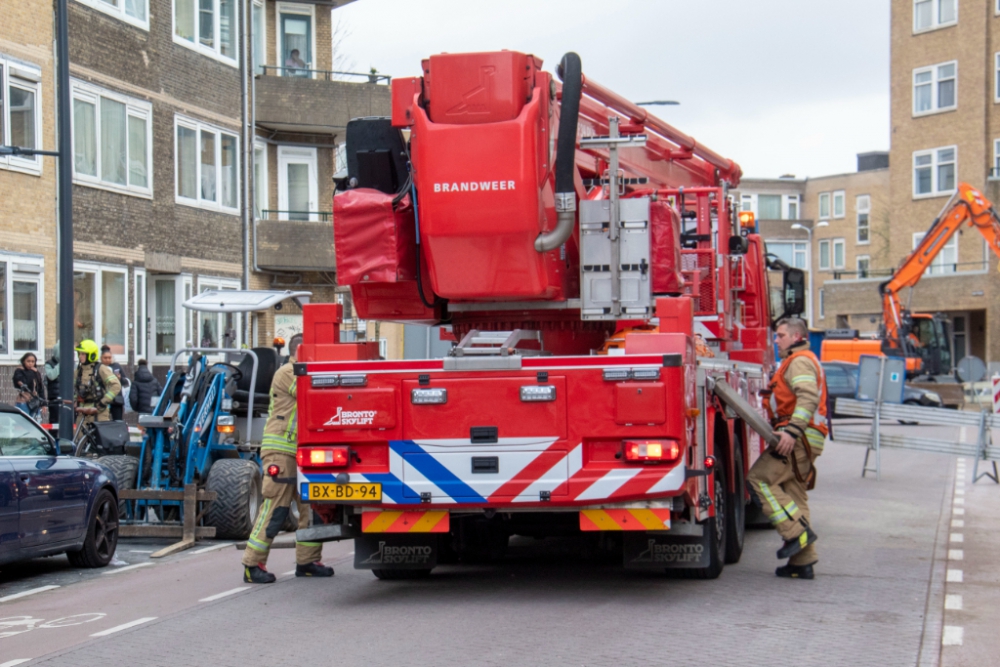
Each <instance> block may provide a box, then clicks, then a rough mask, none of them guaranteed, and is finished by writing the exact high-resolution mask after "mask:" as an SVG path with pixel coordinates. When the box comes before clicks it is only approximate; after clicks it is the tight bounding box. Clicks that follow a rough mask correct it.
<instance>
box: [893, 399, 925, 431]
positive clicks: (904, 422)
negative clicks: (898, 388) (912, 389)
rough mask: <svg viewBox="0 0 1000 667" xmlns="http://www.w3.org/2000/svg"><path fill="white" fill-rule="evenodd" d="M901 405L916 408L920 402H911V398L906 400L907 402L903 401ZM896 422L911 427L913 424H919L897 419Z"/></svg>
mask: <svg viewBox="0 0 1000 667" xmlns="http://www.w3.org/2000/svg"><path fill="white" fill-rule="evenodd" d="M903 405H914V406H917V407H920V401H915V400H913V399H912V398H911V399H910V400H908V401H903ZM897 421H898V422H899V423H900V424H904V425H906V426H913V425H914V424H919V423H920V422H911V421H906V420H905V419H899V420H897Z"/></svg>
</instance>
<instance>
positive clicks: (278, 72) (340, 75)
mask: <svg viewBox="0 0 1000 667" xmlns="http://www.w3.org/2000/svg"><path fill="white" fill-rule="evenodd" d="M258 67H259V68H260V71H261V74H262V75H263V76H284V77H294V78H300V79H318V80H321V81H344V80H352V79H365V81H362V82H361V83H384V84H386V85H388V83H389V82H390V81H392V77H391V76H389V75H387V74H379V73H377V72H370V73H367V74H364V73H361V72H338V71H336V70H323V69H309V68H308V67H279V66H277V65H258ZM348 77H349V78H348Z"/></svg>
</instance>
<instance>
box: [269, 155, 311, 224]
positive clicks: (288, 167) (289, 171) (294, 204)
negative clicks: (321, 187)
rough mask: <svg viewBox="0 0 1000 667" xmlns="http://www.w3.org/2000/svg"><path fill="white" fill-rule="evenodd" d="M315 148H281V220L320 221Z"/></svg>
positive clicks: (279, 158)
mask: <svg viewBox="0 0 1000 667" xmlns="http://www.w3.org/2000/svg"><path fill="white" fill-rule="evenodd" d="M316 172H317V162H316V149H315V148H291V147H286V146H281V147H279V148H278V209H279V210H280V211H281V213H280V219H281V220H318V219H319V218H318V216H317V215H316V213H317V211H318V208H317V201H318V200H319V197H318V193H317V191H318V186H317V182H316V181H317V178H316Z"/></svg>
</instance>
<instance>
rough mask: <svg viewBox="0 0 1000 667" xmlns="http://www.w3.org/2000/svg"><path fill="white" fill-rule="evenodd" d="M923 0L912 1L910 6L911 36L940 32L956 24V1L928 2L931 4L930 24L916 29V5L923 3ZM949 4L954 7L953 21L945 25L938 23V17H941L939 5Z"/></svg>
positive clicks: (934, 0)
mask: <svg viewBox="0 0 1000 667" xmlns="http://www.w3.org/2000/svg"><path fill="white" fill-rule="evenodd" d="M923 1H924V0H913V4H912V5H911V7H912V9H913V34H914V35H917V34H920V33H924V32H931V31H932V30H940V29H941V28H947V27H949V26H953V25H955V24H957V23H958V0H930V2H931V24H930V25H929V26H927V27H926V28H918V27H917V3H918V2H923ZM942 2H951V3H953V4H954V6H955V19H954V20H953V21H947V22H945V23H940V22H938V17H939V16H941V3H942Z"/></svg>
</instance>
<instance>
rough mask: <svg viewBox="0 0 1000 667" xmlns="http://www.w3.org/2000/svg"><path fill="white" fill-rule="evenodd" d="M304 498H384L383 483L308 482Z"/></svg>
mask: <svg viewBox="0 0 1000 667" xmlns="http://www.w3.org/2000/svg"><path fill="white" fill-rule="evenodd" d="M306 487H307V488H306V493H307V494H308V496H307V497H306V498H304V499H303V500H382V485H381V484H378V483H376V482H349V483H347V484H307V485H306Z"/></svg>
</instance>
